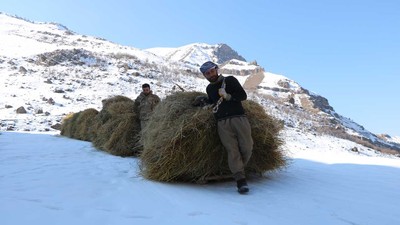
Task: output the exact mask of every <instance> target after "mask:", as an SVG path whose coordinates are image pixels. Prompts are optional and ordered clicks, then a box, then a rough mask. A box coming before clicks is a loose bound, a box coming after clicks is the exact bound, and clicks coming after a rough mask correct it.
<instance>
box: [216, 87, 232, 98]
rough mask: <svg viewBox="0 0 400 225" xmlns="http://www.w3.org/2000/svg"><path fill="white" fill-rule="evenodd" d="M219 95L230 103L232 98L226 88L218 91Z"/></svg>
mask: <svg viewBox="0 0 400 225" xmlns="http://www.w3.org/2000/svg"><path fill="white" fill-rule="evenodd" d="M218 94H219V96H221V97H223V98H224V99H225V100H227V101H229V100H230V99H231V97H232V96H231V95H230V94H228V93H226V91H225V88H220V89H218Z"/></svg>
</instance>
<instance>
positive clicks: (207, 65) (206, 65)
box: [200, 61, 218, 74]
mask: <svg viewBox="0 0 400 225" xmlns="http://www.w3.org/2000/svg"><path fill="white" fill-rule="evenodd" d="M212 68H216V69H218V65H217V64H215V63H213V62H211V61H207V62H205V63H203V65H201V67H200V71H201V72H202V73H203V74H204V73H205V72H207V71H208V70H209V69H212Z"/></svg>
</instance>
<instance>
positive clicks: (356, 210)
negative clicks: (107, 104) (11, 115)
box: [0, 130, 400, 225]
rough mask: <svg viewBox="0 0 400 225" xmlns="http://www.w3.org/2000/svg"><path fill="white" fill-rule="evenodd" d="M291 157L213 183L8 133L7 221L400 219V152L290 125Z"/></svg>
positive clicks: (4, 139) (4, 153) (0, 198)
mask: <svg viewBox="0 0 400 225" xmlns="http://www.w3.org/2000/svg"><path fill="white" fill-rule="evenodd" d="M283 135H284V137H285V140H286V144H285V146H284V148H285V150H286V151H287V152H288V157H289V165H288V167H287V168H285V169H284V170H282V171H278V172H274V173H267V174H265V176H264V177H262V178H252V179H250V181H249V185H250V188H251V190H250V193H249V194H248V195H239V194H238V193H237V192H236V190H235V184H234V182H233V181H226V182H220V183H211V184H205V185H199V184H183V183H174V184H171V183H160V182H154V181H150V180H146V179H144V178H143V177H141V175H140V172H139V167H138V160H139V159H137V158H129V157H128V158H122V157H116V156H112V155H109V154H107V153H105V152H102V151H99V150H96V149H95V148H94V147H92V145H91V143H90V142H84V141H78V140H73V139H69V138H66V137H61V136H58V135H56V134H43V133H42V134H32V133H16V132H15V133H14V132H2V133H1V134H0V214H1V216H0V224H2V225H17V224H41V225H45V224H49V225H50V224H52V225H53V224H57V225H62V224H66V225H67V224H68V225H70V224H85V225H89V224H96V225H101V224H119V225H122V224H208V225H211V224H218V225H220V224H275V225H276V224H281V225H289V224H290V225H292V224H304V225H312V224H315V225H321V224H323V225H329V224H332V225H340V224H343V225H344V224H346V225H347V224H358V225H366V224H370V225H373V224H376V225H385V224H386V225H394V224H400V218H399V217H398V212H399V211H400V204H399V203H398V201H399V199H400V192H399V187H400V179H399V177H400V160H399V159H398V158H393V157H387V156H386V157H385V156H382V155H379V154H377V153H375V152H374V151H372V150H369V149H366V148H364V147H362V146H358V145H356V147H358V149H359V151H360V152H359V153H356V152H351V151H349V149H350V148H352V147H354V146H355V144H354V143H352V142H349V141H345V140H341V139H336V138H332V137H327V136H314V135H312V134H303V135H299V134H298V133H297V132H296V131H295V130H286V131H285V132H284V133H283Z"/></svg>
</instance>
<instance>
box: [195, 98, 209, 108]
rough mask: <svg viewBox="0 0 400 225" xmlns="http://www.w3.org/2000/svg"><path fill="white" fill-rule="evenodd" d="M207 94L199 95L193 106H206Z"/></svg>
mask: <svg viewBox="0 0 400 225" xmlns="http://www.w3.org/2000/svg"><path fill="white" fill-rule="evenodd" d="M207 99H208V97H207V96H197V97H196V98H195V99H194V101H193V102H192V105H193V106H205V105H207Z"/></svg>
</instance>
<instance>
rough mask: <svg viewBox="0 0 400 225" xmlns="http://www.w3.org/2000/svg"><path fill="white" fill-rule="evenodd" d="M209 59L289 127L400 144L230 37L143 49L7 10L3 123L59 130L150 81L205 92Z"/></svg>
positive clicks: (1, 64) (0, 88) (0, 60)
mask: <svg viewBox="0 0 400 225" xmlns="http://www.w3.org/2000/svg"><path fill="white" fill-rule="evenodd" d="M207 60H212V61H215V62H218V63H219V65H220V72H221V73H222V74H224V75H233V76H235V77H237V78H238V80H239V81H240V82H241V83H242V84H243V86H244V87H245V89H246V90H247V92H248V95H249V98H250V99H252V100H255V101H257V102H259V103H260V104H262V105H263V106H264V108H265V109H266V111H267V112H268V113H269V114H271V115H273V116H275V117H277V118H279V119H280V120H281V121H282V122H283V123H284V124H285V126H286V127H291V128H295V129H298V130H300V131H302V132H304V133H314V134H329V135H333V136H336V137H340V138H344V139H349V140H352V141H354V142H357V143H360V144H363V145H364V146H367V147H368V148H373V149H378V150H380V151H385V152H392V153H396V151H397V152H399V151H400V142H399V138H397V139H396V138H390V139H387V138H384V137H382V136H379V137H378V136H377V135H375V134H372V133H371V132H369V131H368V130H366V129H364V128H363V126H361V125H359V124H357V123H356V122H354V121H352V120H350V119H348V118H346V117H344V116H341V115H339V114H338V113H336V112H335V111H334V109H333V107H331V106H330V105H329V102H328V100H327V99H326V98H324V97H322V96H319V95H317V94H314V93H312V92H311V91H309V90H307V89H305V88H303V87H301V86H300V85H299V84H298V83H296V82H295V81H293V80H291V79H289V78H287V77H285V76H283V75H277V74H273V73H270V72H266V71H264V69H263V68H262V67H260V66H258V65H257V63H256V62H246V61H245V59H244V58H243V57H241V56H240V55H239V54H238V53H237V52H236V51H234V50H233V49H231V48H230V47H229V46H228V45H226V44H217V45H209V44H205V43H195V44H189V45H186V46H183V47H180V48H152V49H146V50H140V49H136V48H133V47H129V46H122V45H118V44H115V43H112V42H109V41H107V40H104V39H101V38H96V37H90V36H85V35H80V34H76V33H75V32H73V31H71V30H69V29H68V28H66V27H65V26H62V25H60V24H54V23H36V22H31V21H28V20H24V19H21V18H17V17H12V16H8V15H6V14H0V94H1V96H2V97H1V99H0V119H1V127H0V129H1V130H2V131H5V130H9V131H30V132H37V131H40V132H46V131H53V128H56V127H57V125H59V123H60V122H61V120H62V118H63V117H64V116H65V115H67V114H68V113H70V112H77V111H81V110H84V109H87V108H95V109H98V110H100V109H101V107H102V105H101V100H102V99H105V98H108V97H111V96H114V95H124V96H127V97H130V98H136V96H137V95H138V94H139V93H140V91H141V84H142V83H144V82H147V83H150V84H151V85H152V89H153V91H154V92H155V93H156V94H157V95H159V96H160V97H161V98H164V97H165V96H167V95H168V94H170V93H172V92H174V91H180V90H182V89H183V90H187V91H189V90H190V91H201V92H205V87H206V85H207V84H208V82H207V81H206V80H205V79H204V78H203V76H202V75H201V74H200V72H199V70H198V67H199V65H200V64H202V63H203V62H204V61H207ZM52 127H53V128H52Z"/></svg>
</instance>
